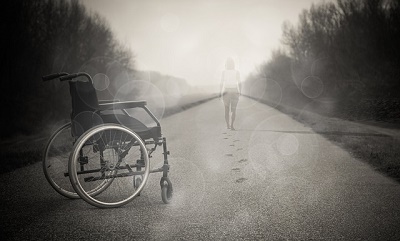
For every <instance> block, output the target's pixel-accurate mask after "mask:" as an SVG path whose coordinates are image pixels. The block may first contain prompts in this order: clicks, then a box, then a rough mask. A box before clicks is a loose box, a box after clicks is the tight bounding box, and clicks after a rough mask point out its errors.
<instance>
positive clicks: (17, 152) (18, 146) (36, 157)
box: [0, 95, 217, 174]
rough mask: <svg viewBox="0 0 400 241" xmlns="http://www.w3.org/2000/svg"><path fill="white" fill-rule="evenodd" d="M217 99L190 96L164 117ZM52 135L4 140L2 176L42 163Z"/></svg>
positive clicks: (1, 147)
mask: <svg viewBox="0 0 400 241" xmlns="http://www.w3.org/2000/svg"><path fill="white" fill-rule="evenodd" d="M216 97H217V96H216V95H209V96H204V95H196V96H188V97H186V98H184V99H182V101H180V103H179V104H177V105H175V106H172V107H168V108H166V109H165V113H164V117H167V116H171V115H174V114H176V113H179V112H181V111H184V110H187V109H189V108H192V107H194V106H197V105H200V104H202V103H205V102H207V101H210V100H212V99H214V98H216ZM50 135H51V133H46V134H43V133H41V134H38V135H35V136H22V135H20V136H14V137H12V138H11V139H8V140H2V142H1V145H0V158H1V161H2V168H1V169H0V174H1V173H6V172H10V171H13V170H15V169H17V168H20V167H24V166H27V165H30V164H34V163H37V162H40V161H42V158H43V153H44V149H45V147H46V144H47V141H48V138H49V137H50Z"/></svg>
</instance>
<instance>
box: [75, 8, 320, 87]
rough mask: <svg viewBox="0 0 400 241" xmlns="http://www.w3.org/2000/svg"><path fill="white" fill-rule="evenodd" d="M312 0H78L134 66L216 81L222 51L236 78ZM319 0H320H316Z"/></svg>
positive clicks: (193, 80) (200, 82) (194, 81)
mask: <svg viewBox="0 0 400 241" xmlns="http://www.w3.org/2000/svg"><path fill="white" fill-rule="evenodd" d="M313 2H318V1H312V0H301V1H296V0H284V1H272V0H268V1H259V0H249V1H228V0H223V1H212V0H206V1H180V0H172V1H162V0H151V1H129V0H119V1H107V0H84V1H82V3H83V4H84V5H86V6H87V7H88V8H89V9H91V10H92V11H93V12H97V13H99V14H100V15H101V16H103V17H105V18H106V20H107V22H108V23H109V25H110V27H111V28H112V30H113V31H114V33H115V34H116V36H117V38H118V39H119V40H120V41H122V43H123V44H125V45H127V46H128V47H129V48H130V49H131V50H132V51H133V53H134V54H135V57H136V59H135V68H137V69H138V70H142V71H158V72H160V73H163V74H167V75H171V76H175V77H179V78H183V79H186V80H187V82H188V83H189V84H191V85H195V86H210V85H211V86H212V85H218V84H219V81H220V75H221V70H222V69H223V66H224V63H225V60H226V58H227V57H233V58H234V59H235V62H236V66H237V69H238V70H239V71H240V72H241V76H242V80H243V79H245V78H246V77H247V76H248V74H249V73H250V72H251V71H253V70H254V69H255V68H256V67H257V66H259V65H260V64H262V63H263V62H264V61H266V60H268V59H269V58H270V55H271V51H272V50H274V49H277V48H280V39H281V34H282V24H283V22H284V21H290V22H291V23H296V22H297V19H298V15H299V13H300V12H301V11H302V9H305V8H309V7H310V6H311V4H312V3H313ZM320 2H321V1H320Z"/></svg>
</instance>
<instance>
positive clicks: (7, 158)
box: [0, 136, 47, 174]
mask: <svg viewBox="0 0 400 241" xmlns="http://www.w3.org/2000/svg"><path fill="white" fill-rule="evenodd" d="M17 139H18V141H16V142H9V143H3V144H2V145H1V147H0V153H1V154H0V158H1V159H0V160H1V162H2V168H0V174H1V173H6V172H10V171H12V170H15V169H17V168H20V167H24V166H28V165H31V164H34V163H37V162H39V161H41V160H42V156H43V151H44V148H45V145H46V142H47V138H44V137H35V138H32V137H24V136H19V137H18V138H17Z"/></svg>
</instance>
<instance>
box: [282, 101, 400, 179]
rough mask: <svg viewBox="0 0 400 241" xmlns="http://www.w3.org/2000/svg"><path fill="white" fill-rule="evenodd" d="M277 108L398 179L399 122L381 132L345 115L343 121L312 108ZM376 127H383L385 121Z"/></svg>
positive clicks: (399, 174)
mask: <svg viewBox="0 0 400 241" xmlns="http://www.w3.org/2000/svg"><path fill="white" fill-rule="evenodd" d="M279 110H280V111H282V112H284V113H286V114H289V115H290V116H292V118H293V119H295V120H297V121H299V122H300V123H302V124H304V125H305V126H308V127H310V128H311V129H312V130H313V131H315V132H316V133H318V134H320V135H323V136H324V137H325V138H327V139H328V140H330V141H331V142H332V143H334V144H335V145H338V146H339V147H341V148H343V149H344V150H346V151H347V152H348V153H350V154H351V155H352V156H353V157H355V158H357V159H359V160H362V161H363V162H365V163H368V164H369V165H371V166H372V167H373V168H374V169H375V170H377V171H379V172H381V173H383V174H385V175H387V176H389V177H391V178H393V179H394V180H396V181H397V182H400V148H399V147H400V132H399V131H398V127H399V125H393V124H392V125H391V127H392V128H391V129H388V128H386V129H384V130H385V131H379V130H380V129H379V128H373V126H372V127H371V128H368V127H366V125H363V124H359V123H357V122H353V121H349V120H348V119H350V118H346V119H347V120H346V119H342V117H341V118H334V117H327V116H322V115H319V114H317V113H315V112H312V110H307V111H305V110H304V109H303V110H298V109H295V108H291V107H287V106H280V107H279ZM394 122H395V120H394V121H392V120H387V123H394ZM372 123H373V122H372ZM370 124H371V123H370ZM377 126H385V122H382V123H380V124H379V125H377ZM394 127H397V128H394ZM332 133H335V134H332Z"/></svg>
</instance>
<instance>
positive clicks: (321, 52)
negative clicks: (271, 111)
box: [245, 0, 400, 111]
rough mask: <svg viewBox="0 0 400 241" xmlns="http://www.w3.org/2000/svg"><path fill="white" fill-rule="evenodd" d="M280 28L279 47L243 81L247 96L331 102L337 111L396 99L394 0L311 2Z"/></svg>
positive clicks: (397, 5) (398, 62)
mask: <svg viewBox="0 0 400 241" xmlns="http://www.w3.org/2000/svg"><path fill="white" fill-rule="evenodd" d="M282 30H283V33H282V39H281V41H282V43H283V48H281V49H278V50H276V51H274V52H273V54H272V58H271V59H270V60H269V61H267V62H266V63H264V64H262V65H261V66H259V68H258V70H257V71H256V72H255V73H253V74H252V75H251V76H250V77H249V79H248V80H247V81H246V84H245V85H246V87H247V89H248V90H249V94H250V95H253V96H258V97H259V98H262V99H264V100H265V101H267V102H270V103H277V104H278V102H279V103H283V104H289V105H296V104H298V103H304V102H320V103H321V102H324V101H325V102H326V101H330V102H331V103H335V108H336V109H338V110H341V109H344V108H345V107H346V106H348V105H357V103H358V102H360V101H362V100H366V99H369V100H371V99H377V100H383V99H391V100H393V99H395V100H396V99H397V100H398V99H399V98H400V92H399V90H400V81H399V80H400V68H399V66H400V48H399V47H398V43H400V2H399V1H398V0H337V1H336V2H323V3H319V4H312V5H311V7H310V9H305V10H303V11H302V13H301V14H300V15H299V19H298V24H297V25H296V26H294V25H293V24H291V23H290V22H285V23H283V26H282ZM260 89H261V90H264V91H263V93H259V92H260ZM277 89H279V91H277ZM279 93H280V94H279ZM278 95H279V96H278ZM383 103H385V102H383ZM381 107H382V106H381ZM381 107H379V106H377V108H381ZM388 111H390V110H388Z"/></svg>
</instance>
